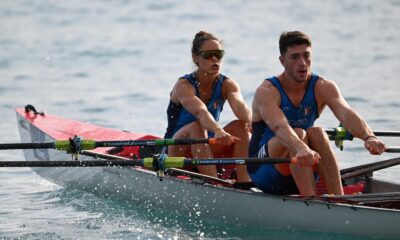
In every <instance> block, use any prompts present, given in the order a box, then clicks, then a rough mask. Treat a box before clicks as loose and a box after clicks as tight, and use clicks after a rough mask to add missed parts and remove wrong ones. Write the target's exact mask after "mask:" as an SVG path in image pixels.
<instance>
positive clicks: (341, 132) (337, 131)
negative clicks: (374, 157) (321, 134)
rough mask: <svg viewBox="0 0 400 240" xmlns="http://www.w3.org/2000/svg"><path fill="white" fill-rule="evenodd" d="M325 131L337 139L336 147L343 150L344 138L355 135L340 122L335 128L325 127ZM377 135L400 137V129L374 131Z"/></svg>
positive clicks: (350, 138)
mask: <svg viewBox="0 0 400 240" xmlns="http://www.w3.org/2000/svg"><path fill="white" fill-rule="evenodd" d="M325 132H326V133H327V134H328V135H329V139H330V140H333V141H335V145H336V147H338V148H340V150H341V151H343V145H344V143H343V141H344V140H350V141H352V140H353V138H354V137H353V135H352V134H351V133H350V132H349V131H348V130H347V129H346V128H344V127H343V126H342V124H339V126H338V127H336V128H333V129H325ZM373 133H374V135H375V136H381V137H400V131H373ZM392 152H399V151H398V150H397V151H392Z"/></svg>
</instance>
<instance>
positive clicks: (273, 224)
mask: <svg viewBox="0 0 400 240" xmlns="http://www.w3.org/2000/svg"><path fill="white" fill-rule="evenodd" d="M17 118H18V122H19V130H20V135H21V140H22V142H31V141H32V139H33V140H35V141H43V142H45V141H54V140H55V139H53V138H52V137H51V136H49V135H47V134H46V133H45V132H43V131H41V130H40V129H39V128H37V127H36V126H35V125H34V123H33V122H31V121H29V120H27V119H26V118H25V117H24V116H23V115H21V114H17ZM24 154H25V158H26V160H40V161H47V160H50V159H51V160H70V159H71V155H68V154H66V153H64V152H61V151H56V150H43V149H40V150H25V151H24ZM82 158H84V159H90V158H89V157H82ZM33 171H35V172H36V173H37V174H38V175H39V176H41V177H43V178H45V179H47V180H49V181H51V182H54V183H56V184H59V185H62V186H65V187H72V188H76V189H82V190H85V191H88V192H92V193H94V194H96V195H100V196H107V197H115V198H118V199H122V200H126V201H128V202H130V203H134V204H152V205H153V206H156V207H161V208H165V209H174V210H177V211H179V212H182V214H188V213H191V214H196V215H198V216H200V217H204V218H211V219H215V220H217V221H222V222H226V223H229V224H238V225H246V226H247V225H248V226H253V227H255V226H256V227H260V228H266V229H301V230H309V231H321V232H332V233H343V234H350V235H355V236H366V237H376V238H392V239H399V238H400V211H399V210H393V209H391V210H389V209H381V208H374V207H363V206H355V205H354V206H353V205H348V204H338V203H326V202H322V201H316V200H304V199H303V200H302V199H295V198H289V197H282V196H273V195H269V194H264V193H255V192H251V191H246V190H236V189H232V188H228V187H215V186H213V185H207V184H200V183H194V182H192V181H187V180H180V179H177V178H173V177H168V176H166V177H164V178H163V179H162V181H160V178H159V177H157V176H156V174H155V172H153V171H149V170H145V169H141V168H133V167H90V168H89V167H60V168H33Z"/></svg>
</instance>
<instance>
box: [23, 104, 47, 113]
mask: <svg viewBox="0 0 400 240" xmlns="http://www.w3.org/2000/svg"><path fill="white" fill-rule="evenodd" d="M25 112H26V113H29V112H33V114H35V115H37V114H39V115H41V116H44V112H38V111H36V108H35V107H34V106H32V105H30V104H28V105H26V106H25Z"/></svg>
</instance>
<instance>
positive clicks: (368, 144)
mask: <svg viewBox="0 0 400 240" xmlns="http://www.w3.org/2000/svg"><path fill="white" fill-rule="evenodd" d="M316 97H317V101H318V99H321V100H322V101H321V100H320V101H319V102H320V103H322V104H326V105H328V107H329V108H330V109H331V110H332V112H333V114H335V116H336V117H337V118H338V119H339V121H340V122H341V123H342V124H343V126H344V127H345V128H346V129H348V130H349V131H350V132H351V134H352V135H353V136H354V137H357V138H359V139H361V140H363V141H364V142H365V144H364V145H365V148H367V150H368V151H369V152H370V153H371V154H381V153H383V152H384V151H385V149H386V147H385V145H384V144H383V143H382V142H381V141H380V140H379V139H377V138H376V137H375V135H374V133H373V132H372V130H371V129H370V128H369V126H368V124H367V123H366V122H365V121H364V120H363V119H362V118H361V116H360V115H359V114H358V113H357V112H355V111H354V110H353V109H351V108H350V106H349V104H348V103H347V102H346V100H345V99H344V98H343V96H342V94H341V93H340V90H339V88H338V87H337V85H336V84H335V83H334V82H333V81H329V80H326V79H323V78H321V79H320V80H318V82H317V85H316Z"/></svg>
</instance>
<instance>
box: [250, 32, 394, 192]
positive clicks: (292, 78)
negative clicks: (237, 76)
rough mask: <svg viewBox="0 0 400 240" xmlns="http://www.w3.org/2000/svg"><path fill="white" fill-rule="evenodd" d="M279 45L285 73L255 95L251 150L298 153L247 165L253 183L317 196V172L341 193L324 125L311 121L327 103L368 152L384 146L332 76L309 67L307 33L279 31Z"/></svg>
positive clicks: (252, 153)
mask: <svg viewBox="0 0 400 240" xmlns="http://www.w3.org/2000/svg"><path fill="white" fill-rule="evenodd" d="M279 49H280V54H281V55H280V57H279V61H280V62H281V64H282V66H283V67H284V71H283V73H281V74H280V75H278V76H276V77H272V78H268V79H266V80H265V81H264V82H263V83H262V84H261V85H260V86H259V87H258V88H257V90H256V93H255V96H254V99H253V104H252V108H253V116H252V121H253V125H252V127H253V135H252V138H251V140H250V146H249V155H250V156H251V157H257V156H258V157H266V156H269V157H296V158H297V160H298V164H290V165H289V164H277V165H271V164H264V165H258V166H257V165H249V166H248V171H249V173H250V176H251V178H252V180H253V183H254V184H255V185H256V186H257V187H258V188H260V189H261V190H263V191H264V192H269V193H273V194H288V193H296V192H299V193H300V194H301V195H304V196H315V180H316V178H317V177H318V176H319V177H320V178H321V180H322V181H323V183H324V185H325V187H326V189H327V192H328V193H329V194H336V195H340V194H343V189H342V184H341V180H340V173H339V167H338V163H337V159H336V156H335V154H334V152H333V150H332V148H331V146H330V144H329V139H328V136H327V134H326V133H325V131H324V130H323V129H322V128H320V127H314V126H313V125H314V122H315V120H316V119H317V118H318V117H319V116H320V114H321V113H322V111H323V109H324V108H325V106H328V107H329V108H330V109H331V110H332V112H333V113H334V114H335V116H336V117H337V118H338V120H339V121H340V122H341V123H342V124H343V125H344V127H346V128H347V129H348V130H349V131H350V132H351V133H352V134H353V136H354V137H357V138H360V139H362V140H363V141H364V146H365V148H366V149H368V151H369V152H370V153H371V154H374V155H376V154H378V155H379V154H382V153H383V152H384V151H385V149H386V147H385V145H384V144H383V143H382V142H381V141H380V140H379V139H377V138H376V137H375V136H374V134H373V132H372V131H371V129H370V128H369V127H368V125H367V123H366V122H365V121H364V120H363V119H362V118H361V117H360V116H359V115H358V114H357V113H356V112H355V111H354V110H352V109H351V108H350V107H349V105H348V103H347V102H346V100H345V99H344V98H343V97H342V95H341V93H340V91H339V89H338V87H337V86H336V84H335V83H334V82H333V81H331V80H327V79H325V78H323V77H320V76H318V75H316V74H314V73H311V39H310V38H309V37H308V36H307V35H306V34H304V33H302V32H299V31H293V32H284V33H282V35H281V36H280V40H279ZM317 163H318V164H317Z"/></svg>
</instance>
